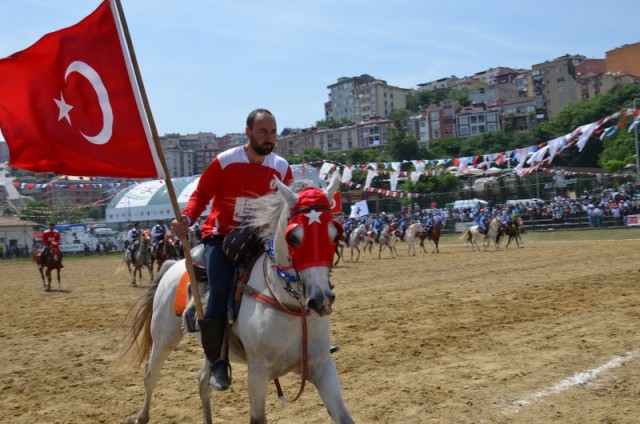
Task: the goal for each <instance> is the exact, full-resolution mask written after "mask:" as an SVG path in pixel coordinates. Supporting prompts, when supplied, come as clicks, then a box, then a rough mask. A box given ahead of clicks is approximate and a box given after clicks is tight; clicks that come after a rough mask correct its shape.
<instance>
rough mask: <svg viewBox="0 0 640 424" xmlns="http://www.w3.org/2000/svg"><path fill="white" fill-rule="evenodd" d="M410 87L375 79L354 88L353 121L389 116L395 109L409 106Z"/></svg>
mask: <svg viewBox="0 0 640 424" xmlns="http://www.w3.org/2000/svg"><path fill="white" fill-rule="evenodd" d="M409 92H410V90H409V89H406V88H400V87H394V86H391V85H388V84H387V83H386V81H382V80H375V81H369V82H365V83H363V84H360V85H359V86H357V87H354V89H353V99H354V101H353V106H354V107H353V113H354V115H353V122H355V123H358V122H366V121H369V120H371V119H375V118H387V117H388V116H389V113H391V111H392V110H394V109H405V108H406V107H407V94H408V93H409Z"/></svg>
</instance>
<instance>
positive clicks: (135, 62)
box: [110, 0, 204, 320]
mask: <svg viewBox="0 0 640 424" xmlns="http://www.w3.org/2000/svg"><path fill="white" fill-rule="evenodd" d="M110 1H112V2H114V3H115V5H116V9H117V10H118V16H119V18H120V24H121V25H122V31H123V33H124V34H123V35H124V38H125V40H126V41H127V51H128V52H129V56H130V57H131V64H132V66H133V70H134V73H135V76H136V82H137V84H138V89H139V90H140V96H141V97H142V103H143V105H144V111H145V114H146V116H147V119H148V120H149V127H150V128H151V135H152V137H153V144H154V145H155V148H156V152H157V154H158V159H159V160H160V163H161V165H162V169H163V171H164V181H165V183H166V185H167V191H168V193H169V198H170V199H171V206H173V213H174V214H175V216H176V219H177V220H178V221H179V222H182V212H181V211H180V205H179V204H178V198H177V197H176V193H175V190H174V189H173V183H172V182H171V176H170V175H169V168H168V167H167V163H166V161H165V159H164V153H163V152H162V146H161V145H160V138H159V137H158V130H157V128H156V124H155V121H154V120H153V115H152V114H151V107H150V106H149V99H148V98H147V93H146V91H145V89H144V83H143V82H142V75H141V73H140V70H139V69H138V60H137V59H136V54H135V51H134V50H133V42H132V41H131V36H130V34H129V27H128V26H127V20H126V18H125V16H124V10H123V9H122V4H121V3H120V0H110ZM180 241H181V242H182V250H183V252H184V260H185V264H186V267H187V272H188V273H189V279H190V280H191V283H192V284H193V286H192V287H193V288H194V290H191V293H193V300H194V303H195V306H196V312H197V313H198V319H200V320H202V319H204V310H203V309H202V302H201V300H200V292H199V290H198V288H197V283H196V282H197V281H198V280H196V274H195V270H194V269H193V260H192V258H191V251H190V250H189V241H188V239H187V237H186V236H182V237H180Z"/></svg>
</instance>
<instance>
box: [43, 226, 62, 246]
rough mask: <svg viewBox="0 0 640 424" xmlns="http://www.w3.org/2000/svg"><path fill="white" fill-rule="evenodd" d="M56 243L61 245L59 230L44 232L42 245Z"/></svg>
mask: <svg viewBox="0 0 640 424" xmlns="http://www.w3.org/2000/svg"><path fill="white" fill-rule="evenodd" d="M54 241H55V242H57V243H60V232H58V230H51V229H49V228H47V229H46V230H44V231H43V232H42V243H43V244H44V245H45V246H49V245H51V243H53V242H54Z"/></svg>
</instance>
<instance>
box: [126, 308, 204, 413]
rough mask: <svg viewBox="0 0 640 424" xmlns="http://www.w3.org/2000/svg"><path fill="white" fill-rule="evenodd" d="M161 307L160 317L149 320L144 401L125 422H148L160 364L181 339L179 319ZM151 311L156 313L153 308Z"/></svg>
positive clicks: (171, 311) (160, 368)
mask: <svg viewBox="0 0 640 424" xmlns="http://www.w3.org/2000/svg"><path fill="white" fill-rule="evenodd" d="M163 308H165V309H164V310H163V311H161V312H160V313H159V314H158V316H160V315H161V318H157V317H156V316H154V318H153V320H158V321H157V322H153V321H152V322H151V339H152V340H153V344H152V346H151V353H150V355H149V360H148V361H147V363H146V365H145V375H144V401H143V403H142V407H140V410H139V411H138V413H137V414H135V415H132V416H130V417H129V419H128V420H127V424H147V423H148V422H149V409H150V408H151V398H152V396H153V389H155V387H156V384H157V383H158V379H159V378H160V372H161V370H162V365H163V364H164V362H165V361H166V360H167V358H168V357H169V355H170V354H171V352H172V351H173V350H174V349H175V348H176V347H178V345H179V344H180V340H181V339H182V328H181V323H180V319H178V318H176V317H175V314H174V313H173V310H171V309H170V310H168V311H167V309H166V308H167V307H166V306H163ZM153 313H154V314H156V310H155V309H154V311H153ZM203 406H204V404H203ZM209 410H210V408H209ZM206 424H211V420H209V421H208V422H206Z"/></svg>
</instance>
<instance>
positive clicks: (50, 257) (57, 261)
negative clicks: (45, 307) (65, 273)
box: [31, 241, 62, 291]
mask: <svg viewBox="0 0 640 424" xmlns="http://www.w3.org/2000/svg"><path fill="white" fill-rule="evenodd" d="M40 255H41V250H40V248H36V249H33V253H32V254H31V261H32V262H33V263H34V264H35V265H38V270H39V271H40V277H42V285H43V287H44V290H45V291H50V290H51V279H52V277H51V271H53V270H56V274H57V277H58V289H62V283H61V282H60V269H62V253H61V252H60V245H59V244H58V243H57V242H55V241H54V242H53V243H51V246H49V248H48V249H47V252H46V255H47V256H46V257H45V259H44V268H46V269H45V270H43V268H40V266H39V264H40ZM45 276H46V281H45Z"/></svg>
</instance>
